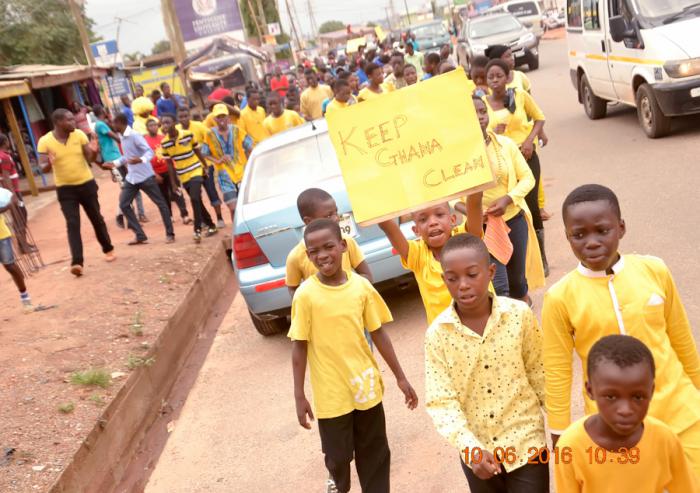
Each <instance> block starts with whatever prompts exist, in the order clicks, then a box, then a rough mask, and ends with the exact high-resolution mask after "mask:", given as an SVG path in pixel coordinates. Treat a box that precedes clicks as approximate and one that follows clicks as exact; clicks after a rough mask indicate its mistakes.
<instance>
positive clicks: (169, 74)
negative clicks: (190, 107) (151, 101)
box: [131, 65, 186, 96]
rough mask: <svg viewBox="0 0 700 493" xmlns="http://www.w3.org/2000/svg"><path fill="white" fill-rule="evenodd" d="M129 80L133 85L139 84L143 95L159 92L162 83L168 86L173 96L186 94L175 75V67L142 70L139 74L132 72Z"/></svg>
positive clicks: (167, 66)
mask: <svg viewBox="0 0 700 493" xmlns="http://www.w3.org/2000/svg"><path fill="white" fill-rule="evenodd" d="M131 78H132V80H133V81H134V84H141V85H142V86H143V90H144V93H145V94H146V96H149V95H150V94H151V92H152V91H153V90H154V89H158V90H159V91H160V85H161V84H162V83H163V82H167V83H168V84H170V89H172V91H173V92H174V93H175V94H179V95H180V96H185V95H186V93H185V91H184V90H183V89H182V81H181V80H180V77H178V75H177V73H175V65H163V66H161V67H151V68H144V69H143V70H141V71H140V72H132V74H131Z"/></svg>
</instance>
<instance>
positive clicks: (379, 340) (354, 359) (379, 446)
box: [288, 219, 418, 492]
mask: <svg viewBox="0 0 700 493" xmlns="http://www.w3.org/2000/svg"><path fill="white" fill-rule="evenodd" d="M304 242H305V243H306V248H307V250H308V255H309V259H311V261H312V262H313V264H314V265H315V266H316V268H317V269H318V274H316V275H314V276H312V277H311V278H309V279H308V280H307V281H306V282H304V283H303V284H302V285H301V286H300V287H299V290H298V291H297V293H296V294H295V295H294V300H293V301H292V325H291V328H290V329H289V334H288V335H289V338H290V339H292V369H293V374H294V400H295V406H296V412H297V420H298V421H299V424H300V425H301V426H303V427H304V428H306V429H310V428H311V424H310V423H309V421H308V419H307V417H308V418H311V419H312V420H313V419H314V414H315V415H316V418H318V430H319V433H320V435H321V446H322V450H323V453H324V455H325V463H326V467H327V468H328V471H329V473H330V476H331V480H332V481H333V482H334V483H335V486H336V488H337V491H343V492H347V491H349V490H350V462H351V461H352V460H353V457H354V459H355V466H356V469H357V475H358V477H359V479H360V484H361V485H362V490H363V491H377V492H379V491H382V492H384V491H389V471H390V452H389V443H388V440H387V437H386V425H385V419H384V407H383V406H382V397H383V394H384V382H383V381H382V377H381V373H380V371H379V366H378V365H377V362H376V360H375V359H374V356H373V355H372V352H371V350H370V348H369V345H368V344H367V341H366V340H365V337H364V335H363V332H364V329H365V328H367V329H368V330H369V331H370V333H371V334H372V341H373V342H374V344H375V346H376V347H377V350H378V351H379V353H380V354H381V355H382V357H383V358H384V361H386V363H387V365H388V366H389V368H390V369H391V371H392V372H393V374H394V376H395V377H396V382H397V384H398V387H399V388H400V389H401V391H402V392H403V394H404V396H405V401H406V404H407V406H408V408H409V409H415V407H416V406H417V405H418V397H417V396H416V393H415V391H414V390H413V387H411V384H410V383H409V382H408V380H407V379H406V376H405V375H404V373H403V370H402V369H401V365H400V364H399V361H398V359H397V358H396V354H395V353H394V348H393V346H392V345H391V340H390V339H389V335H388V333H387V332H386V331H385V330H384V329H383V328H382V325H383V324H385V323H387V322H390V321H391V320H392V319H391V313H390V312H389V309H388V308H387V306H386V304H385V303H384V300H382V297H381V296H380V295H379V293H377V291H376V290H375V289H374V287H373V286H372V284H371V283H370V282H369V281H368V280H367V279H365V278H363V277H361V276H358V275H357V274H355V273H353V272H350V271H345V270H344V269H343V265H342V257H343V253H344V251H345V249H346V248H347V245H346V242H345V240H343V238H342V236H341V232H340V227H339V226H338V223H336V222H335V221H333V220H332V219H318V220H316V221H313V222H312V223H311V224H309V225H308V226H307V227H306V230H305V231H304ZM307 362H308V365H309V369H310V372H311V388H312V391H313V397H314V411H312V410H311V405H310V404H309V401H308V400H307V398H306V393H305V390H304V380H305V374H306V365H307Z"/></svg>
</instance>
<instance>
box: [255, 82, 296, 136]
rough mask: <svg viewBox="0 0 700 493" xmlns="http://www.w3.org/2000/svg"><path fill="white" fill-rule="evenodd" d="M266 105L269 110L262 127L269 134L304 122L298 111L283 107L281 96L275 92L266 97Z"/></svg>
mask: <svg viewBox="0 0 700 493" xmlns="http://www.w3.org/2000/svg"><path fill="white" fill-rule="evenodd" d="M267 107H268V109H269V110H270V114H269V115H267V118H265V121H263V127H265V130H267V132H268V133H269V134H270V135H275V134H278V133H280V132H284V131H285V130H288V129H290V128H294V127H298V126H299V125H303V124H304V123H306V122H305V121H304V119H303V118H302V117H301V116H300V115H299V113H297V112H296V111H292V110H287V109H285V108H284V106H283V105H282V97H281V96H280V95H279V94H277V93H276V92H271V93H270V95H269V96H268V97H267Z"/></svg>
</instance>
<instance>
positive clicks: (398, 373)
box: [370, 327, 418, 409]
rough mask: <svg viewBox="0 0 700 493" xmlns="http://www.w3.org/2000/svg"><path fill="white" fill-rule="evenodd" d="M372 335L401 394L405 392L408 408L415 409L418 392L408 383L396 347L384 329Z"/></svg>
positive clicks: (373, 332) (377, 330)
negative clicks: (395, 350)
mask: <svg viewBox="0 0 700 493" xmlns="http://www.w3.org/2000/svg"><path fill="white" fill-rule="evenodd" d="M370 335H371V336H372V342H374V345H375V346H376V347H377V351H379V354H381V355H382V358H384V361H386V364H387V365H389V368H391V372H392V373H393V374H394V376H395V377H396V384H397V385H398V386H399V388H400V389H401V392H403V395H404V397H405V401H406V406H408V408H409V409H415V408H416V406H417V405H418V396H417V395H416V391H415V390H413V387H411V384H410V383H408V379H407V378H406V375H405V374H404V372H403V369H402V368H401V364H400V363H399V359H398V358H397V357H396V352H394V346H393V345H392V344H391V339H389V335H388V334H387V333H386V331H385V330H384V329H383V328H382V327H380V328H378V329H376V330H373V331H372V332H370Z"/></svg>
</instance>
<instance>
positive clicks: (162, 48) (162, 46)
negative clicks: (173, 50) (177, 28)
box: [151, 39, 170, 55]
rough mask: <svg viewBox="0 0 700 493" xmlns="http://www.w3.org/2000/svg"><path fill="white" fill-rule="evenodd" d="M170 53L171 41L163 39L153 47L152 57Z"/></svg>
mask: <svg viewBox="0 0 700 493" xmlns="http://www.w3.org/2000/svg"><path fill="white" fill-rule="evenodd" d="M168 51H170V41H168V40H167V39H161V40H160V41H157V42H156V43H155V44H154V45H153V48H151V55H158V54H160V53H167V52H168Z"/></svg>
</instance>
